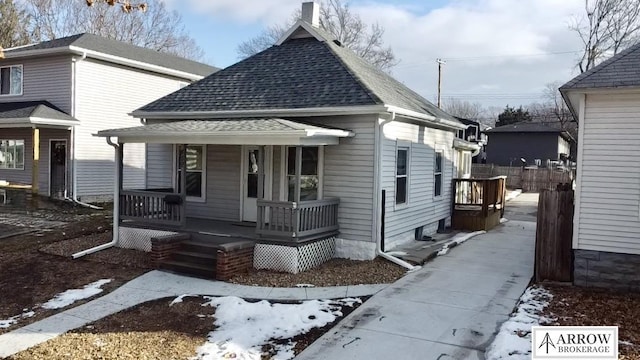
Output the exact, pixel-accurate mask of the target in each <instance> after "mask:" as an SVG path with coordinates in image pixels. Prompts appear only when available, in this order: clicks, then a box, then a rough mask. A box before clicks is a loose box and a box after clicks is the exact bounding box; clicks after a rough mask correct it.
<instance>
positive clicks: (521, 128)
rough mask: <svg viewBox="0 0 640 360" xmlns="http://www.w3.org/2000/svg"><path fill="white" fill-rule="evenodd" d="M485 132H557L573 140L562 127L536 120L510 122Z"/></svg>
mask: <svg viewBox="0 0 640 360" xmlns="http://www.w3.org/2000/svg"><path fill="white" fill-rule="evenodd" d="M483 132H484V133H485V134H490V135H493V134H505V133H555V134H558V135H561V136H562V137H563V138H565V139H567V140H573V137H572V136H571V134H569V132H567V131H564V130H562V129H558V128H555V127H552V126H548V125H545V124H541V123H534V122H519V123H515V124H509V125H504V126H498V127H494V128H491V129H489V130H484V131H483Z"/></svg>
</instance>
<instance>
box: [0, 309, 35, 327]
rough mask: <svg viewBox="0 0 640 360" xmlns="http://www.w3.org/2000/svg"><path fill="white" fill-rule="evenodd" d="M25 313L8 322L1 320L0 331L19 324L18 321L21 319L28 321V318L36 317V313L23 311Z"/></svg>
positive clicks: (13, 317)
mask: <svg viewBox="0 0 640 360" xmlns="http://www.w3.org/2000/svg"><path fill="white" fill-rule="evenodd" d="M22 311H23V313H22V314H20V315H16V316H12V317H10V318H8V319H6V320H0V329H6V328H8V327H9V326H11V325H13V324H15V323H17V322H18V320H20V319H26V318H30V317H32V316H33V315H35V314H36V313H34V312H33V311H30V310H29V309H24V310H22Z"/></svg>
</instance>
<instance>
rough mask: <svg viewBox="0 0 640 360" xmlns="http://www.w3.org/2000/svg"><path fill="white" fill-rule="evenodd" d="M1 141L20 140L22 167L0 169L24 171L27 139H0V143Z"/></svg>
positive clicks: (3, 169) (2, 168) (0, 168)
mask: <svg viewBox="0 0 640 360" xmlns="http://www.w3.org/2000/svg"><path fill="white" fill-rule="evenodd" d="M2 141H15V142H18V141H22V167H11V168H9V167H0V170H2V171H24V169H25V162H26V160H27V140H26V139H4V138H2V139H0V144H1V143H2Z"/></svg>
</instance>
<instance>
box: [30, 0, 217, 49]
mask: <svg viewBox="0 0 640 360" xmlns="http://www.w3.org/2000/svg"><path fill="white" fill-rule="evenodd" d="M106 2H107V3H108V4H110V3H111V0H107V1H106ZM114 2H117V1H115V0H114ZM25 3H26V5H27V11H28V13H29V15H30V16H31V19H32V21H31V26H32V28H33V33H34V35H35V36H36V40H39V41H45V40H51V39H56V38H60V37H64V36H68V35H73V34H78V33H83V32H89V33H93V34H96V35H100V36H104V37H107V38H110V39H115V40H119V41H123V42H127V43H130V44H134V45H138V46H143V47H146V48H149V49H152V50H156V51H160V52H165V53H170V54H174V55H179V56H183V57H187V58H191V59H194V60H197V59H201V58H202V57H203V54H204V53H203V51H202V49H201V48H200V47H198V45H197V44H196V43H195V40H194V39H193V38H191V37H190V36H189V35H188V34H187V32H186V31H185V29H184V26H183V25H182V17H181V16H180V14H178V13H177V12H176V11H173V12H172V11H170V10H168V9H167V8H166V6H165V4H164V1H162V0H148V1H147V3H148V6H145V8H144V10H145V11H129V13H128V14H126V16H123V14H122V11H120V10H119V9H117V8H114V7H112V6H92V7H87V6H86V5H85V4H84V3H83V2H82V1H75V0H74V1H69V0H25ZM87 3H88V2H87ZM123 6H126V4H123ZM131 6H133V5H131Z"/></svg>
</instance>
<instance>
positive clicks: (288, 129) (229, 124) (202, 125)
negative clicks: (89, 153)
mask: <svg viewBox="0 0 640 360" xmlns="http://www.w3.org/2000/svg"><path fill="white" fill-rule="evenodd" d="M326 131H329V132H336V133H344V135H345V136H346V135H347V134H348V133H349V131H346V130H342V129H336V128H330V127H323V126H317V125H311V124H306V123H302V122H297V121H291V120H285V119H278V118H249V119H226V120H220V119H216V121H208V120H184V121H174V122H167V123H156V124H148V125H144V126H136V127H130V128H120V129H110V130H103V131H99V132H98V135H99V136H123V135H126V136H140V135H147V136H148V135H166V134H170V135H174V134H184V133H189V134H198V135H210V134H221V133H222V134H223V135H224V134H229V133H241V134H243V135H251V134H252V133H263V132H270V133H273V132H276V133H280V134H300V135H306V134H307V133H308V132H310V133H313V132H326Z"/></svg>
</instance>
